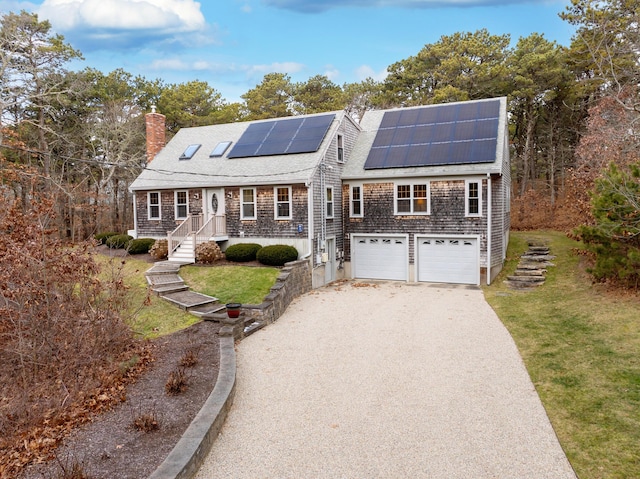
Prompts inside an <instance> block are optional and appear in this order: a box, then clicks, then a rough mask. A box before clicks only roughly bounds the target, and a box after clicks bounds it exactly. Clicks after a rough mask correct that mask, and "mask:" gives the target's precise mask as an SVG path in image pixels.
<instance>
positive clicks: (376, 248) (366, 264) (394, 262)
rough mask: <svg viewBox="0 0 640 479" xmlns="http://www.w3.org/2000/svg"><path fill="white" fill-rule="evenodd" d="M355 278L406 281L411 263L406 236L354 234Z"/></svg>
mask: <svg viewBox="0 0 640 479" xmlns="http://www.w3.org/2000/svg"><path fill="white" fill-rule="evenodd" d="M351 251H352V256H353V258H352V266H353V277H354V278H368V279H392V280H399V281H406V280H407V279H408V275H407V271H408V265H409V256H408V255H409V248H408V238H407V237H406V236H356V235H354V236H353V243H352V249H351Z"/></svg>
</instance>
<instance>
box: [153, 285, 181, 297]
mask: <svg viewBox="0 0 640 479" xmlns="http://www.w3.org/2000/svg"><path fill="white" fill-rule="evenodd" d="M188 290H189V286H187V285H186V284H184V283H180V284H166V285H162V286H152V287H151V291H153V292H154V293H155V294H156V295H158V296H165V295H167V294H171V293H181V292H183V291H188Z"/></svg>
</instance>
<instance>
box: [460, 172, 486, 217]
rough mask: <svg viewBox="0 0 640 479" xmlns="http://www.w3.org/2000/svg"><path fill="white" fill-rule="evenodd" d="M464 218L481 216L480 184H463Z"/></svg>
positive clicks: (471, 182) (472, 182)
mask: <svg viewBox="0 0 640 479" xmlns="http://www.w3.org/2000/svg"><path fill="white" fill-rule="evenodd" d="M464 197H465V211H464V214H465V216H482V182H481V181H473V180H467V181H466V182H465V195H464Z"/></svg>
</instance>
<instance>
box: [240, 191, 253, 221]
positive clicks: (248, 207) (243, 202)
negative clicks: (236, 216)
mask: <svg viewBox="0 0 640 479" xmlns="http://www.w3.org/2000/svg"><path fill="white" fill-rule="evenodd" d="M240 219H241V220H255V219H256V189H255V188H242V189H240Z"/></svg>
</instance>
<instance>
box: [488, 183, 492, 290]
mask: <svg viewBox="0 0 640 479" xmlns="http://www.w3.org/2000/svg"><path fill="white" fill-rule="evenodd" d="M491 200H492V196H491V175H489V174H488V175H487V286H488V285H490V284H491V232H492V229H493V221H492V217H493V209H492V208H491Z"/></svg>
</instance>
